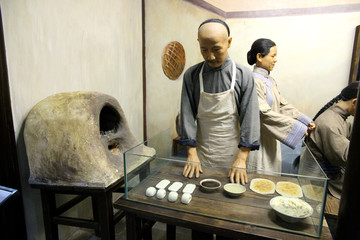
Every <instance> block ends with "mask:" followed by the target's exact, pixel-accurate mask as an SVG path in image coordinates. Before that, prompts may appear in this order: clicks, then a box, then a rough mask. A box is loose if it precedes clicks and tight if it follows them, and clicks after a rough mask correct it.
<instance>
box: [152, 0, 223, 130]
mask: <svg viewBox="0 0 360 240" xmlns="http://www.w3.org/2000/svg"><path fill="white" fill-rule="evenodd" d="M145 3H146V8H145V9H146V11H145V16H146V18H145V19H146V44H145V45H146V84H147V86H146V89H147V96H146V104H147V108H146V111H147V129H148V137H151V136H154V135H155V134H157V133H159V132H160V131H162V130H165V129H167V128H171V129H172V133H173V137H175V136H176V133H175V117H176V115H177V113H178V111H180V98H181V87H182V82H183V74H181V76H180V77H179V78H178V79H177V80H170V79H169V78H167V77H166V76H165V74H164V72H163V70H162V66H161V56H162V53H163V51H164V48H165V46H166V45H167V44H168V43H169V42H172V41H178V42H180V43H181V44H182V45H183V47H184V49H185V55H186V63H185V68H184V71H183V73H184V72H185V71H186V69H187V68H189V67H191V66H192V65H194V64H196V63H198V62H201V61H203V58H202V56H201V54H200V50H199V44H198V41H197V28H198V26H199V24H200V23H201V22H202V21H204V20H206V19H208V18H213V17H218V16H217V15H215V14H213V13H210V12H208V11H205V10H204V9H201V8H199V7H196V6H194V5H192V4H190V3H188V2H184V1H180V0H147V1H145Z"/></svg>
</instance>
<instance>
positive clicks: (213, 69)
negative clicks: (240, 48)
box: [203, 55, 232, 73]
mask: <svg viewBox="0 0 360 240" xmlns="http://www.w3.org/2000/svg"><path fill="white" fill-rule="evenodd" d="M231 63H232V61H231V59H230V57H229V55H227V57H226V59H225V61H224V62H223V63H222V64H221V65H220V66H219V67H217V68H212V67H210V66H209V65H207V64H206V63H205V66H204V71H203V72H204V73H206V72H217V71H222V70H223V69H225V68H226V67H227V66H229V65H230V64H231Z"/></svg>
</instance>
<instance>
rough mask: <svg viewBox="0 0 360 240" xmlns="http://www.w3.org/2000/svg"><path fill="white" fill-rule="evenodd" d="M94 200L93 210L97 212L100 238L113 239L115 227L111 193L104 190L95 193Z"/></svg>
mask: <svg viewBox="0 0 360 240" xmlns="http://www.w3.org/2000/svg"><path fill="white" fill-rule="evenodd" d="M93 200H94V201H95V207H96V209H94V211H96V212H97V213H96V214H95V215H97V217H98V219H99V226H100V232H99V233H100V237H101V239H102V240H114V239H115V227H114V217H113V216H114V213H113V204H112V193H111V192H105V193H99V194H95V195H94V196H93Z"/></svg>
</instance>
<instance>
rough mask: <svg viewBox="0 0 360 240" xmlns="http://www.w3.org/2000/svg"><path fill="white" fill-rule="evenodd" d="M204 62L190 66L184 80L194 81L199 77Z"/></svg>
mask: <svg viewBox="0 0 360 240" xmlns="http://www.w3.org/2000/svg"><path fill="white" fill-rule="evenodd" d="M203 63H204V62H200V63H198V64H195V65H193V66H191V67H189V68H188V69H187V70H186V71H185V73H184V82H193V81H195V80H196V79H198V76H199V73H200V71H201V66H202V64H203Z"/></svg>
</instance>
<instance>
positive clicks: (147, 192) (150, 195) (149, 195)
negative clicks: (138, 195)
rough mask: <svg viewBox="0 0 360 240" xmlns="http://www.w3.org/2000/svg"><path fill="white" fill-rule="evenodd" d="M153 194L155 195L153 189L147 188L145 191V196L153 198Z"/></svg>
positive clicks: (154, 189)
mask: <svg viewBox="0 0 360 240" xmlns="http://www.w3.org/2000/svg"><path fill="white" fill-rule="evenodd" d="M155 194H156V188H154V187H148V188H147V189H146V196H148V197H152V196H155Z"/></svg>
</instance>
